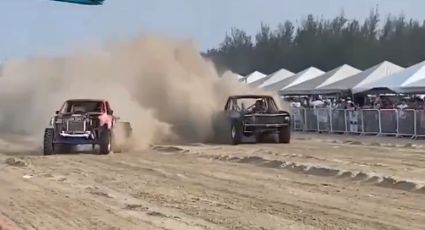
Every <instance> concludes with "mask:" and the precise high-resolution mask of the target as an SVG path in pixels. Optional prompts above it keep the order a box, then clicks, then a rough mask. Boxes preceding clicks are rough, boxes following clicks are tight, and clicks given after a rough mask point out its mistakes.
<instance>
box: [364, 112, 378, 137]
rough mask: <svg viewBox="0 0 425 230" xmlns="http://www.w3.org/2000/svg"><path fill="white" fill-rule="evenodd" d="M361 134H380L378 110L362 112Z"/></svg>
mask: <svg viewBox="0 0 425 230" xmlns="http://www.w3.org/2000/svg"><path fill="white" fill-rule="evenodd" d="M362 124H363V125H362V127H363V131H362V133H363V134H379V133H380V132H381V129H380V128H381V126H380V115H379V110H376V109H364V110H362Z"/></svg>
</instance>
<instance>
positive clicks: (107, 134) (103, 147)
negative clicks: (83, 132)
mask: <svg viewBox="0 0 425 230" xmlns="http://www.w3.org/2000/svg"><path fill="white" fill-rule="evenodd" d="M111 149H112V142H111V131H110V130H109V129H107V128H103V129H102V130H101V131H100V135H99V150H100V154H109V153H110V152H111Z"/></svg>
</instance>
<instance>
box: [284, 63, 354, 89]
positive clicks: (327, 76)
mask: <svg viewBox="0 0 425 230" xmlns="http://www.w3.org/2000/svg"><path fill="white" fill-rule="evenodd" d="M360 72H361V71H360V70H358V69H356V68H354V67H352V66H350V65H342V66H340V67H338V68H335V69H333V70H331V71H329V72H326V73H324V74H321V75H319V76H317V77H315V78H312V79H310V80H307V81H304V82H302V83H300V84H297V85H294V86H291V87H288V88H286V89H283V90H282V93H283V94H312V93H313V92H314V89H315V88H317V87H319V86H327V85H329V84H332V83H335V82H337V81H340V80H343V79H346V78H348V77H350V76H353V75H354V74H358V73H360Z"/></svg>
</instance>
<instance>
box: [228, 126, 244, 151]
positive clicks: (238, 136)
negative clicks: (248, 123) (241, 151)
mask: <svg viewBox="0 0 425 230" xmlns="http://www.w3.org/2000/svg"><path fill="white" fill-rule="evenodd" d="M230 137H231V139H232V144H233V145H238V144H240V143H241V141H242V125H241V124H238V122H232V126H231V128H230Z"/></svg>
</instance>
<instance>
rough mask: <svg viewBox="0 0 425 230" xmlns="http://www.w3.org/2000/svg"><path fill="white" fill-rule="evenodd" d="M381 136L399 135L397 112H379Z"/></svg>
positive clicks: (393, 110)
mask: <svg viewBox="0 0 425 230" xmlns="http://www.w3.org/2000/svg"><path fill="white" fill-rule="evenodd" d="M379 129H380V132H379V134H384V135H397V134H398V119H397V110H395V109H381V110H380V111H379Z"/></svg>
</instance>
